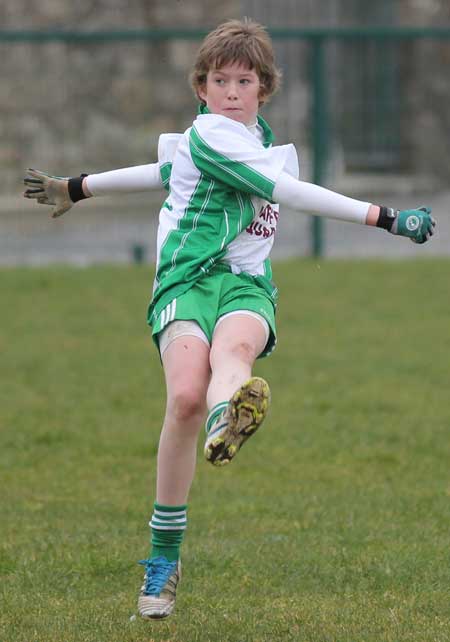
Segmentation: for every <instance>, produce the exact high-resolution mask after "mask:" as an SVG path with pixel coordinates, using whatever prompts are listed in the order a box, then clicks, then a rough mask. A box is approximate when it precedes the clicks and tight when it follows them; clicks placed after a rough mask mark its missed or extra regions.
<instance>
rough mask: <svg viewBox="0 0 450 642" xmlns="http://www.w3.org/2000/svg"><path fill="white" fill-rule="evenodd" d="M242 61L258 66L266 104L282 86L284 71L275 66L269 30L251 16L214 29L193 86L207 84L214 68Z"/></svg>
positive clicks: (199, 54) (194, 73)
mask: <svg viewBox="0 0 450 642" xmlns="http://www.w3.org/2000/svg"><path fill="white" fill-rule="evenodd" d="M233 63H240V64H241V65H243V66H244V67H247V68H248V69H254V70H255V71H256V73H257V74H258V77H259V80H260V83H261V93H260V105H262V104H264V103H265V102H267V101H268V100H269V98H270V97H271V96H272V95H273V94H274V93H275V92H276V91H277V89H278V88H279V86H280V81H281V72H280V71H279V69H277V68H276V66H275V57H274V52H273V45H272V41H271V39H270V36H269V34H268V33H267V31H266V29H265V28H264V27H263V26H262V25H260V24H258V23H257V22H253V20H250V19H249V18H244V20H228V21H227V22H224V23H222V24H221V25H219V26H218V27H217V28H216V29H214V31H211V32H210V33H209V34H208V35H207V36H206V38H205V39H204V41H203V43H202V45H201V47H200V49H199V50H198V52H197V57H196V60H195V63H194V69H193V71H192V73H191V76H190V81H191V85H192V88H193V90H194V92H195V94H196V96H197V98H198V99H199V100H200V101H201V102H204V101H203V100H201V98H200V96H199V95H198V90H199V89H200V88H202V87H204V86H205V84H206V76H207V74H208V71H210V70H211V69H221V68H222V67H225V66H226V65H228V64H233Z"/></svg>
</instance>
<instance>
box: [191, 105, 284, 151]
mask: <svg viewBox="0 0 450 642" xmlns="http://www.w3.org/2000/svg"><path fill="white" fill-rule="evenodd" d="M198 113H199V114H210V113H211V112H210V111H209V109H208V107H207V106H206V105H204V104H203V103H200V104H199V106H198ZM257 119H258V125H259V126H260V127H261V129H262V130H263V138H264V142H263V145H264V147H270V146H271V145H272V144H273V142H274V140H275V136H274V134H273V131H272V129H271V128H270V125H269V123H268V122H267V121H265V120H264V118H263V117H262V116H259V115H258V116H257Z"/></svg>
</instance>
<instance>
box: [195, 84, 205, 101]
mask: <svg viewBox="0 0 450 642" xmlns="http://www.w3.org/2000/svg"><path fill="white" fill-rule="evenodd" d="M197 97H198V99H199V100H200V101H201V102H203V103H205V105H206V97H207V93H206V85H199V86H198V87H197Z"/></svg>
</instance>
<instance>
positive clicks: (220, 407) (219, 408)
mask: <svg viewBox="0 0 450 642" xmlns="http://www.w3.org/2000/svg"><path fill="white" fill-rule="evenodd" d="M227 406H228V401H221V402H220V403H217V404H216V405H215V406H214V407H213V408H212V409H211V411H210V413H209V415H208V417H207V419H206V424H205V430H206V434H207V435H209V432H210V430H211V428H212V426H213V425H214V423H215V421H216V419H217V417H218V416H219V415H221V414H222V412H223V411H224V410H225V408H226V407H227Z"/></svg>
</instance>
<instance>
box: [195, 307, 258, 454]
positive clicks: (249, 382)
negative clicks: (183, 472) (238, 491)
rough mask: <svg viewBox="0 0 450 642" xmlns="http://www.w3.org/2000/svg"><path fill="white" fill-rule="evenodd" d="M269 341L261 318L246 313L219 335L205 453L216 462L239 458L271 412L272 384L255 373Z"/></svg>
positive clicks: (213, 355) (230, 320)
mask: <svg viewBox="0 0 450 642" xmlns="http://www.w3.org/2000/svg"><path fill="white" fill-rule="evenodd" d="M266 340H267V337H266V335H265V331H264V327H263V326H262V325H261V323H260V322H259V321H258V320H256V319H255V318H254V317H250V316H248V315H245V314H242V315H238V314H237V315H235V316H232V317H229V318H227V319H225V320H224V321H223V322H222V323H221V324H220V326H218V328H217V330H216V332H215V334H214V339H213V345H212V348H211V355H210V360H211V368H212V376H211V382H210V385H209V388H208V393H207V403H208V408H209V409H210V412H209V415H208V419H207V421H206V432H207V438H206V443H205V457H206V459H207V460H208V461H210V462H211V463H212V464H214V465H216V466H222V465H225V464H227V463H229V462H230V461H231V460H232V459H233V457H234V456H235V455H236V453H237V452H238V451H239V449H240V448H241V446H242V445H243V444H244V443H245V441H246V440H247V439H248V438H249V437H250V436H251V435H253V434H254V433H255V432H256V430H257V429H258V428H259V426H260V425H261V424H262V422H263V420H264V417H265V415H266V413H267V410H268V407H269V403H270V390H269V386H268V384H267V382H266V381H264V380H263V379H261V378H259V377H251V370H252V366H253V363H254V361H255V359H256V358H257V356H258V355H259V354H260V353H261V352H262V350H263V349H264V347H265V343H266Z"/></svg>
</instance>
